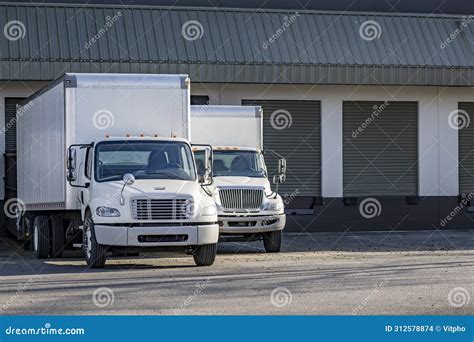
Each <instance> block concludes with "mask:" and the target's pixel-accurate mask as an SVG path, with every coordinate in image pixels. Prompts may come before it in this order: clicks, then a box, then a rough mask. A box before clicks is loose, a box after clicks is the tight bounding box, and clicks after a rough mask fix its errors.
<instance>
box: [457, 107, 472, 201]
mask: <svg viewBox="0 0 474 342" xmlns="http://www.w3.org/2000/svg"><path fill="white" fill-rule="evenodd" d="M464 112H465V113H467V115H468V118H470V121H471V122H470V123H469V125H465V126H462V127H460V129H459V131H458V134H459V193H474V102H460V103H459V115H465V114H464Z"/></svg>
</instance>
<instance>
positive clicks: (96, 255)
mask: <svg viewBox="0 0 474 342" xmlns="http://www.w3.org/2000/svg"><path fill="white" fill-rule="evenodd" d="M83 246H84V247H83V248H84V255H85V257H86V262H87V266H89V267H90V268H103V267H104V266H105V261H106V260H107V255H106V253H107V247H106V246H103V245H99V243H98V242H97V239H96V236H95V230H94V221H93V220H92V216H91V214H90V212H87V213H86V216H85V219H84V242H83Z"/></svg>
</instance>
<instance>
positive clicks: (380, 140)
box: [343, 101, 418, 197]
mask: <svg viewBox="0 0 474 342" xmlns="http://www.w3.org/2000/svg"><path fill="white" fill-rule="evenodd" d="M343 174H344V176H343V182H344V196H345V197H356V196H370V195H379V196H400V195H403V196H416V195H417V194H418V104H417V102H376V101H344V103H343Z"/></svg>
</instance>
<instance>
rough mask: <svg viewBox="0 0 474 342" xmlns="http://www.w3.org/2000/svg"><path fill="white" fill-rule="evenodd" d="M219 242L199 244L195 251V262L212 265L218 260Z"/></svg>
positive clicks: (201, 264)
mask: <svg viewBox="0 0 474 342" xmlns="http://www.w3.org/2000/svg"><path fill="white" fill-rule="evenodd" d="M216 254H217V243H213V244H210V245H202V246H198V247H197V248H196V249H195V250H194V251H193V257H194V262H195V263H196V265H197V266H211V265H212V264H213V263H214V260H216Z"/></svg>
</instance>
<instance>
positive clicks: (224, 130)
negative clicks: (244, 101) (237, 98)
mask: <svg viewBox="0 0 474 342" xmlns="http://www.w3.org/2000/svg"><path fill="white" fill-rule="evenodd" d="M262 113H263V112H262V108H261V107H258V106H206V105H203V106H191V126H192V139H193V143H206V144H210V145H213V146H237V147H254V148H258V149H262V147H263V127H262V125H263V122H262V120H263V119H262V115H263V114H262Z"/></svg>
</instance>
